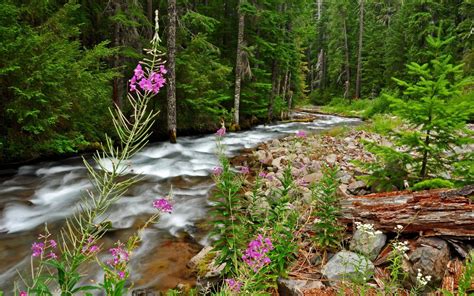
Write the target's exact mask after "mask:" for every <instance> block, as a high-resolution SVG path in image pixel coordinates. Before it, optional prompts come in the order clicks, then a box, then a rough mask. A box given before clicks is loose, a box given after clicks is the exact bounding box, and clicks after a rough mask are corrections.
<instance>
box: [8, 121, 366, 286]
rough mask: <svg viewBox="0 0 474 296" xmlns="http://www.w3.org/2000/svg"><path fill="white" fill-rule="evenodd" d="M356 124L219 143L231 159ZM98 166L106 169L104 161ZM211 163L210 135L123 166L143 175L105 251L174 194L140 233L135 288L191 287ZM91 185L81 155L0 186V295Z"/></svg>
mask: <svg viewBox="0 0 474 296" xmlns="http://www.w3.org/2000/svg"><path fill="white" fill-rule="evenodd" d="M357 121H358V120H357V119H350V118H341V117H337V116H321V117H320V118H318V119H317V120H315V121H313V122H308V123H285V124H274V125H266V126H264V125H261V126H257V127H255V128H253V129H252V130H250V131H245V132H238V133H228V134H227V135H226V136H225V137H224V138H223V143H224V144H225V145H226V146H227V147H228V154H229V156H232V155H236V154H237V153H238V151H239V150H241V149H242V148H252V147H255V146H256V145H257V144H259V143H261V142H264V141H267V140H270V139H273V138H277V137H281V136H284V135H288V134H294V133H296V131H298V130H301V129H304V130H309V131H311V130H314V131H317V130H323V129H327V128H329V127H331V126H334V125H338V124H351V123H354V122H357ZM103 164H104V165H105V166H106V165H107V160H104V161H103ZM216 165H217V158H216V156H215V136H214V135H205V136H193V137H183V138H179V143H178V144H174V145H173V144H170V143H155V144H150V145H148V146H147V147H146V148H145V149H144V150H143V151H141V152H140V153H139V154H137V155H136V156H135V157H134V158H133V159H132V160H131V161H130V162H129V163H128V166H127V169H126V171H127V173H128V174H131V175H133V174H143V175H144V178H143V180H141V181H140V182H139V183H138V184H136V185H135V186H134V187H133V188H131V189H130V190H129V191H128V192H127V194H126V195H125V196H124V197H123V198H122V199H121V200H119V201H118V202H117V203H116V204H114V205H113V206H112V208H111V209H110V212H109V216H108V219H109V220H110V221H112V225H113V230H112V231H110V232H109V233H107V235H106V236H105V238H104V247H105V248H107V247H109V246H111V245H112V244H113V242H115V241H117V240H121V241H125V240H126V238H127V237H128V236H129V235H130V234H131V233H133V231H134V229H136V227H137V226H138V225H140V223H143V221H144V220H146V219H147V218H148V217H149V216H151V215H152V214H153V213H154V209H153V208H152V206H151V204H152V201H153V200H154V199H156V198H159V197H163V196H165V195H167V194H168V192H169V191H170V189H171V188H173V192H174V209H173V213H172V214H166V215H163V216H162V218H161V219H160V221H159V223H157V224H156V225H153V226H152V227H151V229H148V230H147V231H145V232H144V234H143V237H142V245H141V246H140V247H139V248H138V250H137V251H136V252H135V253H134V254H133V260H132V263H131V266H130V267H131V268H130V269H131V275H132V279H133V281H134V282H135V287H136V288H138V287H153V288H156V289H167V288H172V287H174V286H176V284H177V283H192V280H193V278H192V275H191V274H190V272H189V270H187V269H186V266H185V265H186V263H187V261H188V260H189V259H190V258H191V257H192V256H193V255H194V254H195V253H197V252H198V251H199V248H200V245H206V244H207V243H208V241H207V236H206V229H203V228H202V227H200V226H199V225H204V224H205V223H200V222H202V221H205V220H206V218H207V211H208V208H209V202H208V197H209V194H210V191H211V189H212V187H213V182H212V179H211V177H210V175H211V171H212V168H213V167H214V166H216ZM91 187H92V186H91V184H90V183H89V181H88V179H87V170H86V169H85V168H84V167H83V165H82V161H81V159H80V158H79V157H76V158H70V159H65V160H62V161H59V162H46V163H40V164H37V165H30V166H23V167H20V168H19V169H18V172H17V174H16V175H14V176H13V177H11V178H8V179H6V180H4V181H3V182H1V183H0V211H1V213H0V262H1V264H0V289H4V290H7V291H8V290H11V289H12V286H13V283H12V281H13V279H15V278H17V276H16V271H17V270H19V271H22V272H24V271H26V270H27V266H28V265H29V256H30V253H31V252H30V246H31V243H32V242H33V241H34V240H35V238H36V237H37V235H38V233H40V232H41V229H42V227H43V225H44V223H48V226H49V228H50V230H53V231H54V230H57V229H59V227H60V226H61V224H62V223H63V221H64V218H65V217H69V216H71V215H72V214H73V213H74V212H75V211H76V210H77V209H78V207H77V205H78V203H79V202H80V199H81V196H82V193H83V192H84V190H86V189H90V188H91ZM104 255H106V254H104ZM87 272H88V273H89V274H93V275H94V276H92V277H91V278H89V279H87V281H94V280H97V279H98V278H100V277H101V276H102V275H101V274H100V273H99V271H98V270H96V267H94V266H91V267H90V269H89V270H87Z"/></svg>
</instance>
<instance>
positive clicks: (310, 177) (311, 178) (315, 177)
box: [303, 172, 323, 184]
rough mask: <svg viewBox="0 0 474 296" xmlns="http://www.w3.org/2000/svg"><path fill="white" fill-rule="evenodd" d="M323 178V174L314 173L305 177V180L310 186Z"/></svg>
mask: <svg viewBox="0 0 474 296" xmlns="http://www.w3.org/2000/svg"><path fill="white" fill-rule="evenodd" d="M322 178H323V174H322V173H321V172H316V173H312V174H309V175H306V176H304V177H303V180H304V181H305V182H307V183H309V184H313V183H317V182H319V181H320V180H321V179H322Z"/></svg>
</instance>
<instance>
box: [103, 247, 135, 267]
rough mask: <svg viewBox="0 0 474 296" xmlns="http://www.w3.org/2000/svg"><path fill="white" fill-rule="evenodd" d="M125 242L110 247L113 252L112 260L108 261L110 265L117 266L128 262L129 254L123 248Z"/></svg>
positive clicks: (111, 252)
mask: <svg viewBox="0 0 474 296" xmlns="http://www.w3.org/2000/svg"><path fill="white" fill-rule="evenodd" d="M122 247H123V244H118V245H117V247H116V248H111V249H109V252H110V254H112V260H109V261H108V262H107V263H108V264H109V265H110V266H117V265H118V264H120V263H125V262H128V260H129V259H130V258H129V254H128V252H127V251H126V250H124V249H123V248H122Z"/></svg>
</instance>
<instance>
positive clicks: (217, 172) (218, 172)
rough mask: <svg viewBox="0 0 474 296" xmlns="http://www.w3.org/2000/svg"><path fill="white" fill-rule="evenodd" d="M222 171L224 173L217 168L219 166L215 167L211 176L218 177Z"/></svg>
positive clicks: (220, 168)
mask: <svg viewBox="0 0 474 296" xmlns="http://www.w3.org/2000/svg"><path fill="white" fill-rule="evenodd" d="M223 171H224V170H223V169H222V167H219V166H218V167H215V168H213V169H212V174H213V175H214V176H220V175H221V174H222V172H223Z"/></svg>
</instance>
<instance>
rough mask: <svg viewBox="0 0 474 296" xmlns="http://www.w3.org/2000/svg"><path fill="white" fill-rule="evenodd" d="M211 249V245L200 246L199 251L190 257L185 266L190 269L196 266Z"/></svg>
mask: <svg viewBox="0 0 474 296" xmlns="http://www.w3.org/2000/svg"><path fill="white" fill-rule="evenodd" d="M211 251H212V247H211V246H207V247H204V248H202V249H201V251H199V253H197V254H196V255H195V256H194V257H193V258H191V260H189V262H188V264H187V266H188V267H189V268H191V269H194V268H196V266H198V265H199V262H201V261H202V260H203V259H204V258H205V257H206V256H207V255H208V254H209V253H210V252H211Z"/></svg>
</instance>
